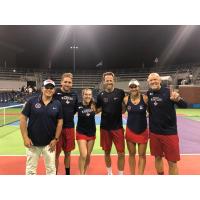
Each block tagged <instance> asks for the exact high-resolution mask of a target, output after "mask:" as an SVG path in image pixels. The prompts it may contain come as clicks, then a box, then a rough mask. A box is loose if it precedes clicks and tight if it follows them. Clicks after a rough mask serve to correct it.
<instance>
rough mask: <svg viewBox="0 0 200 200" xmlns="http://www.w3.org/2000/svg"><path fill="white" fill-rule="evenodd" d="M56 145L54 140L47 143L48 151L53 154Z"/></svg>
mask: <svg viewBox="0 0 200 200" xmlns="http://www.w3.org/2000/svg"><path fill="white" fill-rule="evenodd" d="M56 143H57V141H56V140H55V139H53V140H51V142H50V143H49V151H50V152H53V151H55V149H56Z"/></svg>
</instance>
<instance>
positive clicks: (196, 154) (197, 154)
mask: <svg viewBox="0 0 200 200" xmlns="http://www.w3.org/2000/svg"><path fill="white" fill-rule="evenodd" d="M125 155H126V156H128V155H129V154H125ZM136 155H138V154H136ZM146 155H147V156H151V154H146ZM180 155H181V156H200V154H199V153H195V154H180ZM4 156H6V157H9V156H10V157H24V156H26V155H25V154H24V155H0V157H4ZM61 156H64V155H61ZM71 156H79V154H72V155H71ZM91 156H104V154H91ZM111 156H117V154H111Z"/></svg>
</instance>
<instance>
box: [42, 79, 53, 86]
mask: <svg viewBox="0 0 200 200" xmlns="http://www.w3.org/2000/svg"><path fill="white" fill-rule="evenodd" d="M46 85H53V87H55V86H56V84H55V82H54V81H52V80H51V79H47V80H45V81H44V82H43V86H46Z"/></svg>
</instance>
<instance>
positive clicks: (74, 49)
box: [70, 44, 78, 73]
mask: <svg viewBox="0 0 200 200" xmlns="http://www.w3.org/2000/svg"><path fill="white" fill-rule="evenodd" d="M70 49H73V71H74V73H75V71H76V49H78V46H76V45H75V44H74V45H73V46H71V47H70Z"/></svg>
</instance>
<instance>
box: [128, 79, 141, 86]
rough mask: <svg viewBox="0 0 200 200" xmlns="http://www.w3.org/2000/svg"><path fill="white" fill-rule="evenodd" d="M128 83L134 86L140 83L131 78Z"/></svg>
mask: <svg viewBox="0 0 200 200" xmlns="http://www.w3.org/2000/svg"><path fill="white" fill-rule="evenodd" d="M130 85H136V86H139V85H140V83H139V82H138V81H137V80H136V79H134V78H133V79H131V80H130V82H129V84H128V86H130Z"/></svg>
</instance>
